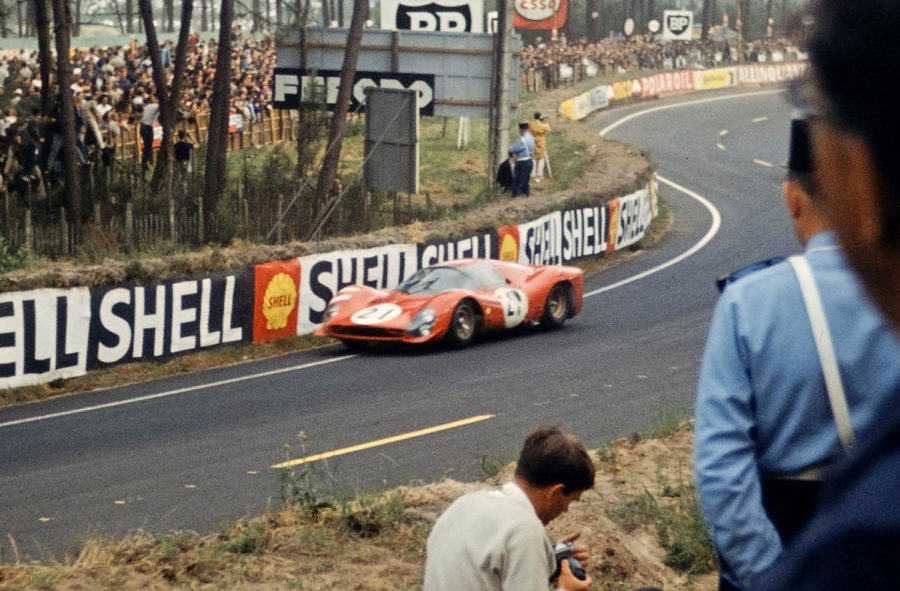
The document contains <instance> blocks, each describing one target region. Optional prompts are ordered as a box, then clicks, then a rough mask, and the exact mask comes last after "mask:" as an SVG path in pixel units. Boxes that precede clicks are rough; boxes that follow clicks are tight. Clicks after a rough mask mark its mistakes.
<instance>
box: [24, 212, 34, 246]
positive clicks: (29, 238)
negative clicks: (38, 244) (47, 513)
mask: <svg viewBox="0 0 900 591" xmlns="http://www.w3.org/2000/svg"><path fill="white" fill-rule="evenodd" d="M25 248H26V249H28V251H30V252H31V251H34V228H33V227H32V225H31V208H30V207H29V208H27V209H26V210H25Z"/></svg>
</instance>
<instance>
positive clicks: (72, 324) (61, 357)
mask: <svg viewBox="0 0 900 591" xmlns="http://www.w3.org/2000/svg"><path fill="white" fill-rule="evenodd" d="M38 312H40V313H38ZM90 327H91V293H90V290H89V289H88V288H86V287H76V288H73V289H39V290H33V291H24V292H11V293H4V294H0V387H4V388H15V387H18V386H31V385H34V384H41V383H44V382H49V381H52V380H55V379H58V378H71V377H76V376H80V375H84V374H85V372H86V371H87V366H88V362H87V360H88V355H87V351H88V335H89V333H90Z"/></svg>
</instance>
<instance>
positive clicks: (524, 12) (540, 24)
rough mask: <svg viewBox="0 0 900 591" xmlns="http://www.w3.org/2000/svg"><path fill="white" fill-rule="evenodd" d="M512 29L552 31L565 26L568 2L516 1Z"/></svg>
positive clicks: (565, 0) (549, 0)
mask: <svg viewBox="0 0 900 591" xmlns="http://www.w3.org/2000/svg"><path fill="white" fill-rule="evenodd" d="M515 6H516V12H515V14H513V27H514V28H516V29H541V30H544V31H552V30H554V29H561V28H562V27H563V26H565V24H566V15H567V12H568V0H516V3H515Z"/></svg>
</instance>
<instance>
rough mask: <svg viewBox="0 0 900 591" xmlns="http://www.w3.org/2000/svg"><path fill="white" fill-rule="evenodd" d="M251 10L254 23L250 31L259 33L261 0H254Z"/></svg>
mask: <svg viewBox="0 0 900 591" xmlns="http://www.w3.org/2000/svg"><path fill="white" fill-rule="evenodd" d="M250 10H251V17H252V20H251V23H252V24H251V26H250V32H251V33H258V32H259V10H260V8H259V0H253V7H252V8H251V9H250Z"/></svg>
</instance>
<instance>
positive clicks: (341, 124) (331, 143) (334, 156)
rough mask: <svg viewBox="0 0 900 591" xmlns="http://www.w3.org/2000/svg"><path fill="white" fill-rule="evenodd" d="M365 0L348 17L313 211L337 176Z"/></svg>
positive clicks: (355, 3) (358, 1) (325, 198)
mask: <svg viewBox="0 0 900 591" xmlns="http://www.w3.org/2000/svg"><path fill="white" fill-rule="evenodd" d="M367 8H368V0H354V1H353V15H352V17H351V19H350V30H349V31H348V32H347V48H346V49H345V50H344V63H343V65H342V66H341V81H340V86H339V87H338V95H337V102H336V103H335V105H334V113H332V114H331V125H330V126H329V127H328V143H327V144H326V148H325V157H324V158H323V159H322V170H321V171H320V172H319V182H318V184H317V185H316V198H315V203H316V206H317V208H318V211H317V212H316V213H317V214H318V213H321V211H322V208H323V207H324V206H325V204H326V203H327V201H328V198H329V197H330V196H331V191H332V190H333V189H334V185H335V181H336V180H337V169H338V163H339V162H340V160H341V142H342V141H343V139H344V133H345V132H346V130H347V112H348V111H349V110H350V93H351V92H352V91H353V77H354V76H355V75H356V61H357V58H358V57H359V46H360V44H361V43H362V34H363V25H365V22H366V10H367Z"/></svg>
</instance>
